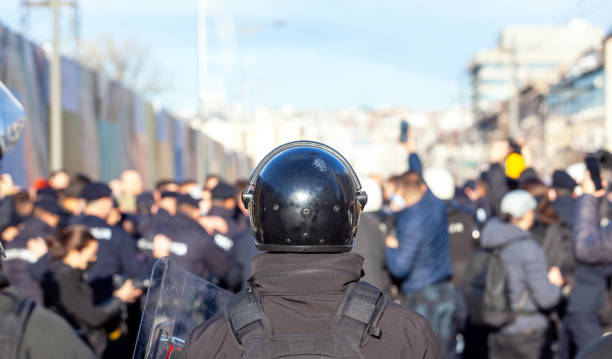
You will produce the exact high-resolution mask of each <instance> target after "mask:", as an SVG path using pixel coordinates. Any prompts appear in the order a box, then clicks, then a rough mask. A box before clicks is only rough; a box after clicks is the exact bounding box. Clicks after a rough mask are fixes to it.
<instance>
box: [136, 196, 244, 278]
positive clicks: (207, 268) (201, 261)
mask: <svg viewBox="0 0 612 359" xmlns="http://www.w3.org/2000/svg"><path fill="white" fill-rule="evenodd" d="M177 203H178V204H177V211H176V214H175V215H174V216H170V215H169V214H164V215H163V216H162V215H161V214H160V215H157V216H156V217H160V216H161V217H163V218H162V219H161V220H156V221H153V222H152V224H153V226H152V227H151V228H150V229H149V230H148V231H147V232H146V233H144V237H142V238H141V239H140V240H139V241H138V246H139V248H140V249H141V250H142V251H143V252H144V253H147V254H148V255H149V256H154V257H159V256H161V255H168V256H170V257H172V258H173V259H174V260H175V261H176V262H177V263H178V264H179V265H181V266H182V267H184V268H185V269H186V270H187V271H189V272H191V273H193V274H196V275H198V276H201V277H202V278H205V279H208V280H210V281H212V282H214V283H216V284H220V285H221V286H223V287H225V288H229V289H235V288H240V284H241V283H242V273H241V266H240V265H239V264H237V263H236V262H235V261H234V260H233V259H232V258H231V256H230V255H229V254H228V253H227V251H225V250H223V249H222V248H220V247H219V246H217V245H216V244H215V242H214V241H213V239H212V237H211V236H210V235H209V234H208V233H207V232H206V230H205V229H204V228H203V227H202V226H201V225H200V224H199V223H198V221H197V220H196V218H197V217H198V216H199V206H198V200H196V199H194V198H193V197H191V196H190V195H188V194H185V195H180V196H177ZM163 241H167V247H168V248H167V253H162V254H156V253H155V247H156V246H158V245H159V244H160V243H161V242H163Z"/></svg>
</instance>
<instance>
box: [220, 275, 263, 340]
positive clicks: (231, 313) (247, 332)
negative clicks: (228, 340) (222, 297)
mask: <svg viewBox="0 0 612 359" xmlns="http://www.w3.org/2000/svg"><path fill="white" fill-rule="evenodd" d="M225 321H226V323H227V325H228V327H229V330H230V332H231V333H232V336H233V337H234V339H235V340H236V342H237V344H238V346H239V347H240V349H243V350H244V347H245V346H247V345H248V341H249V339H250V338H252V337H260V338H266V337H269V336H271V335H272V328H271V326H270V321H269V320H268V318H267V317H266V316H265V314H264V312H263V309H262V307H261V301H260V298H259V294H258V293H257V289H256V288H255V287H254V286H253V285H252V284H251V283H249V282H247V286H246V288H245V289H244V290H243V291H241V292H240V293H238V294H236V295H234V296H233V297H232V298H230V300H229V301H228V303H227V305H226V308H225Z"/></svg>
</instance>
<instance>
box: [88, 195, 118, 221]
mask: <svg viewBox="0 0 612 359" xmlns="http://www.w3.org/2000/svg"><path fill="white" fill-rule="evenodd" d="M112 209H113V200H112V199H111V198H110V197H103V198H100V199H98V200H96V201H93V202H91V203H89V204H88V205H87V207H86V208H85V214H88V215H91V216H96V217H100V218H102V219H107V218H108V216H109V215H110V212H111V210H112Z"/></svg>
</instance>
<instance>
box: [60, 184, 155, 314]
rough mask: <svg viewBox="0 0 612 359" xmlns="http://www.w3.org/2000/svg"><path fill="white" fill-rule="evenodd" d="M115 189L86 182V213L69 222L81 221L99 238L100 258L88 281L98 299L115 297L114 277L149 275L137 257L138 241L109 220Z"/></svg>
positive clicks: (98, 301)
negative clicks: (113, 295) (113, 294)
mask: <svg viewBox="0 0 612 359" xmlns="http://www.w3.org/2000/svg"><path fill="white" fill-rule="evenodd" d="M111 195H112V193H111V189H110V188H109V187H108V186H107V185H106V184H103V183H97V182H91V183H88V184H87V185H85V187H84V188H83V191H82V192H81V198H82V199H83V200H84V201H85V202H86V206H85V208H84V210H83V214H82V215H81V216H78V217H73V218H71V219H70V221H69V224H70V225H75V224H81V225H84V226H86V227H87V228H89V231H90V232H91V234H92V235H93V236H94V238H95V239H96V240H97V241H98V243H99V245H100V248H99V250H98V255H97V260H96V261H95V263H94V264H93V265H92V266H91V268H88V270H87V281H88V282H89V283H90V285H91V286H92V288H93V289H94V295H95V302H96V303H101V302H104V301H106V300H107V299H108V298H110V297H111V295H112V292H113V290H114V285H113V276H114V275H120V276H123V277H127V278H133V279H141V278H144V277H146V276H148V274H149V273H144V272H143V268H142V266H141V263H140V262H139V261H138V260H137V255H136V245H135V243H134V241H133V240H132V239H131V238H130V237H129V236H128V235H127V234H126V233H125V232H124V231H123V230H121V229H120V228H119V227H111V226H110V225H109V224H108V223H107V222H106V219H107V218H108V216H109V214H110V211H111V209H112V208H113V200H112V197H111Z"/></svg>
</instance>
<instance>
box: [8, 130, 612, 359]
mask: <svg viewBox="0 0 612 359" xmlns="http://www.w3.org/2000/svg"><path fill="white" fill-rule="evenodd" d="M415 137H416V136H413V135H410V136H408V138H407V139H406V141H405V142H403V143H402V144H401V145H398V151H403V152H404V154H405V156H406V157H407V159H408V165H409V170H408V171H407V172H404V173H402V174H398V175H395V176H392V177H390V178H385V179H383V178H381V177H380V176H377V175H375V174H372V175H369V176H362V178H361V181H362V184H363V187H364V190H365V191H366V192H367V193H368V197H369V201H368V204H367V206H366V209H365V213H362V216H361V218H360V225H359V228H358V232H357V236H356V238H355V240H354V248H353V251H354V252H356V253H358V254H361V255H362V256H363V257H364V258H365V262H364V272H365V276H364V278H363V280H365V281H368V282H370V283H372V284H374V285H376V286H378V287H380V288H382V289H383V290H384V291H385V292H387V293H388V294H389V295H390V296H391V297H392V298H393V300H395V301H396V302H398V303H401V304H404V305H406V306H408V307H409V308H411V309H413V310H415V311H416V312H418V313H419V314H421V315H423V316H424V317H426V318H427V319H428V320H429V322H430V323H431V325H432V327H433V329H434V332H435V333H436V335H437V337H438V339H439V340H440V343H441V345H442V348H443V351H444V355H445V357H447V358H456V357H463V358H487V357H489V358H553V357H556V358H573V357H574V356H575V355H576V354H577V353H579V352H580V351H581V350H583V349H585V348H587V347H588V346H589V344H591V343H592V342H594V341H597V339H598V338H600V337H601V336H602V334H603V333H604V332H605V331H606V330H607V328H609V327H610V326H611V325H612V310H611V309H612V305H611V304H612V302H611V301H610V300H609V299H610V294H609V292H610V285H609V284H610V278H612V266H609V265H608V264H610V263H612V251H611V248H612V247H610V246H609V245H607V244H606V240H607V238H608V237H607V231H608V228H609V227H608V219H609V217H610V215H611V214H612V213H611V206H610V203H611V199H612V196H610V195H608V193H607V190H606V189H605V187H604V189H602V190H597V189H596V185H595V182H596V181H595V182H594V181H593V180H592V178H591V175H590V173H589V172H588V170H587V166H586V165H584V164H578V165H575V166H573V167H572V168H570V169H568V170H564V169H559V170H556V171H555V172H554V173H553V175H552V177H551V179H552V180H551V182H550V183H546V182H544V181H543V179H542V177H540V176H539V174H538V173H537V172H536V171H535V170H534V169H533V163H534V162H535V161H537V160H538V159H536V158H532V156H531V154H530V151H529V148H528V147H527V146H526V145H524V144H521V143H520V142H519V143H517V142H514V141H511V140H507V139H499V140H497V141H495V142H493V144H492V146H491V148H490V151H489V157H490V163H489V168H488V170H487V171H485V172H483V173H482V174H481V175H480V176H479V177H478V178H474V179H471V180H469V181H467V182H465V183H462V184H458V183H456V182H455V181H454V179H453V177H452V175H451V174H450V172H449V171H448V170H446V169H442V168H425V167H424V166H423V164H422V162H421V160H420V158H419V156H418V154H417V153H416V148H417V146H416V140H415ZM596 158H597V161H598V164H599V166H600V168H601V171H602V174H603V177H604V182H603V184H604V185H605V184H606V181H605V177H606V176H607V172H606V170H607V169H608V168H607V166H608V165H607V164H608V163H610V162H609V158H610V154H608V153H606V152H604V151H602V152H599V153H598V154H597V157H596ZM398 167H402V166H399V165H398ZM247 186H248V181H247V180H239V181H237V182H236V183H227V182H226V181H225V180H224V179H223V178H221V177H220V176H216V175H210V176H208V177H207V178H206V180H205V182H204V183H203V185H200V184H198V183H197V182H196V181H192V180H186V181H180V182H177V181H174V180H172V179H167V180H161V181H158V182H157V183H156V185H155V188H153V189H152V190H150V189H146V188H144V186H143V179H142V177H141V175H140V174H139V173H138V172H137V171H135V170H127V171H124V172H123V173H122V174H121V176H120V178H118V179H114V180H112V181H110V182H108V183H102V182H97V181H96V180H95V179H92V178H89V177H87V176H86V175H83V174H78V173H74V174H69V173H67V172H65V171H56V172H54V173H53V174H52V175H51V176H50V177H49V178H44V179H43V178H41V179H38V180H36V181H35V183H34V184H33V186H31V187H30V188H20V187H18V186H15V185H14V184H13V183H12V181H11V178H10V176H9V175H6V174H5V175H2V178H1V181H0V197H1V198H2V200H1V202H0V213H1V215H0V219H1V221H2V223H1V224H0V230H1V236H2V237H1V238H2V244H3V246H4V248H5V249H6V257H5V258H4V259H3V262H2V272H3V275H4V276H6V279H7V280H8V283H10V285H11V286H12V287H14V288H16V289H17V290H18V291H19V292H20V293H21V294H22V295H24V296H27V297H30V298H31V299H32V300H34V301H35V302H36V303H38V304H39V305H44V306H45V307H48V308H49V309H51V310H52V311H54V312H55V313H57V314H59V315H60V316H61V317H63V318H64V319H65V320H66V321H67V322H68V323H69V324H70V325H71V326H72V328H73V329H74V330H75V333H76V334H78V336H79V337H80V338H81V340H83V342H84V343H86V344H87V345H88V346H89V347H90V348H91V350H92V351H93V352H94V353H95V355H96V356H98V357H103V358H120V357H130V355H131V352H132V350H133V345H134V342H135V338H136V335H137V332H138V326H139V321H140V318H141V311H142V307H143V305H144V299H145V295H144V294H146V290H147V286H148V284H149V283H148V279H149V276H150V274H151V271H152V268H153V265H154V263H155V260H156V259H158V258H161V257H166V256H170V257H171V258H173V259H174V260H175V261H176V262H177V263H178V264H180V265H181V266H183V267H184V268H185V269H186V270H188V271H189V272H192V273H194V274H196V275H198V276H200V277H202V278H204V279H206V280H208V281H210V282H212V283H215V284H217V285H219V286H220V287H222V288H224V289H227V290H229V291H232V292H236V291H238V290H240V289H241V287H242V285H243V284H244V283H245V282H246V280H247V279H248V278H249V275H250V261H251V259H252V258H253V257H254V256H256V255H257V254H258V251H257V249H256V248H255V245H254V238H253V235H252V233H251V230H250V226H249V219H248V210H246V209H245V208H244V206H243V204H242V201H241V200H240V195H241V193H242V191H243V190H244V189H245V188H246V187H247ZM496 259H497V260H498V261H497V262H496ZM496 263H497V264H496ZM500 273H501V274H500ZM495 287H497V288H495ZM492 313H493V314H494V315H492Z"/></svg>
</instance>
